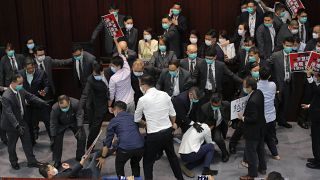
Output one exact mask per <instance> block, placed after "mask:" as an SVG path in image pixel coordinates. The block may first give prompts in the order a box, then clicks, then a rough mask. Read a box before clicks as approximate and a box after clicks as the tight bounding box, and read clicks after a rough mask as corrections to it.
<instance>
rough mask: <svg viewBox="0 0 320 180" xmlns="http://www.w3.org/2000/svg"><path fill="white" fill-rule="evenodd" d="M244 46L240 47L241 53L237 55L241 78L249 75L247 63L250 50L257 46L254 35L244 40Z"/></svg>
mask: <svg viewBox="0 0 320 180" xmlns="http://www.w3.org/2000/svg"><path fill="white" fill-rule="evenodd" d="M243 44H244V45H243V47H241V49H239V53H238V55H237V59H238V64H239V70H238V76H239V77H241V78H245V77H246V76H247V68H246V67H247V64H248V63H249V50H250V49H251V48H252V47H255V40H254V38H253V37H246V38H245V39H244V41H243Z"/></svg>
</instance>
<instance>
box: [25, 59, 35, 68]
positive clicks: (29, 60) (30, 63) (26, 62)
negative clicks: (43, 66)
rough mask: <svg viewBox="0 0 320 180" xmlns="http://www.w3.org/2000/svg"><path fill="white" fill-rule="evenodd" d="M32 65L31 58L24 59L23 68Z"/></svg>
mask: <svg viewBox="0 0 320 180" xmlns="http://www.w3.org/2000/svg"><path fill="white" fill-rule="evenodd" d="M28 65H34V60H33V59H32V58H31V57H26V59H25V64H24V66H25V67H27V66H28Z"/></svg>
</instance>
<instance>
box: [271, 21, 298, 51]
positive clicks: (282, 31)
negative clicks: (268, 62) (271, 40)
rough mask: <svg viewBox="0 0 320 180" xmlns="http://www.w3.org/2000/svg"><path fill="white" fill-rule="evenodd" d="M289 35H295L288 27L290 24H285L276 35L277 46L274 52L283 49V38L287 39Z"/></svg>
mask: <svg viewBox="0 0 320 180" xmlns="http://www.w3.org/2000/svg"><path fill="white" fill-rule="evenodd" d="M287 37H293V34H292V33H291V31H290V30H289V29H288V24H283V25H282V26H281V28H280V30H279V32H278V34H277V37H276V46H275V49H274V52H276V51H280V50H282V49H283V45H282V43H283V40H284V39H286V38H287Z"/></svg>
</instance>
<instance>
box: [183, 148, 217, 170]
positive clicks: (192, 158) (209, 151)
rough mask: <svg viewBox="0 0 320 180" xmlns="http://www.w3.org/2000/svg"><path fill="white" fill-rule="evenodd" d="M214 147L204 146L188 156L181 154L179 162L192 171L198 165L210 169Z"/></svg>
mask: <svg viewBox="0 0 320 180" xmlns="http://www.w3.org/2000/svg"><path fill="white" fill-rule="evenodd" d="M213 153H214V145H213V144H204V145H202V146H201V147H200V149H199V151H198V152H196V153H195V152H192V153H190V154H181V155H180V156H181V160H182V161H184V162H186V163H187V164H186V167H187V168H188V169H193V168H195V167H196V166H198V165H199V164H201V163H203V167H204V168H210V164H211V162H212V159H213Z"/></svg>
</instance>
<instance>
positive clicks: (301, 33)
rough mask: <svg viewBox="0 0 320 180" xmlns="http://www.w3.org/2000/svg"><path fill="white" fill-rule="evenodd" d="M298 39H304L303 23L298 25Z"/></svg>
mask: <svg viewBox="0 0 320 180" xmlns="http://www.w3.org/2000/svg"><path fill="white" fill-rule="evenodd" d="M300 39H301V41H302V42H305V40H304V25H303V24H301V26H300Z"/></svg>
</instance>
